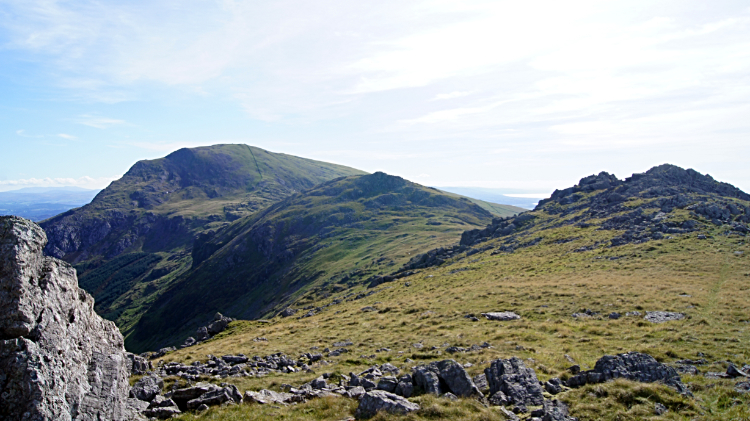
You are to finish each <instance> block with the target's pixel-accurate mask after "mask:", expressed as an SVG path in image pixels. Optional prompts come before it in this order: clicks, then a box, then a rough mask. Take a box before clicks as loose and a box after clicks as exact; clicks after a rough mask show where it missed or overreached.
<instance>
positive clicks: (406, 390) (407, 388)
mask: <svg viewBox="0 0 750 421" xmlns="http://www.w3.org/2000/svg"><path fill="white" fill-rule="evenodd" d="M409 380H411V376H409ZM393 393H395V394H397V395H399V396H403V397H405V398H410V397H411V395H412V394H413V393H414V383H412V382H411V381H406V380H405V379H403V378H402V379H399V382H398V385H396V390H395V391H394V392H393Z"/></svg>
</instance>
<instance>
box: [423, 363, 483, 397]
mask: <svg viewBox="0 0 750 421" xmlns="http://www.w3.org/2000/svg"><path fill="white" fill-rule="evenodd" d="M412 378H413V379H414V383H415V384H416V385H417V386H419V387H421V388H422V390H424V391H425V392H426V393H431V394H433V395H442V394H444V393H447V392H451V393H453V394H454V395H456V396H461V397H469V396H478V397H482V396H483V395H482V392H481V391H480V390H479V388H478V387H477V386H476V385H475V384H474V381H473V380H472V379H471V377H470V376H469V374H468V373H467V372H466V370H464V368H463V367H462V366H461V364H459V363H457V362H456V361H455V360H443V361H438V362H434V363H430V364H429V365H426V366H425V365H422V366H417V367H414V368H413V369H412Z"/></svg>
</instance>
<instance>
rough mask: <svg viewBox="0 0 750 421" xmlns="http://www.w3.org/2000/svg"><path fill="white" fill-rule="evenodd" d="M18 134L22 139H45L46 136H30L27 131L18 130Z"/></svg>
mask: <svg viewBox="0 0 750 421" xmlns="http://www.w3.org/2000/svg"><path fill="white" fill-rule="evenodd" d="M16 134H17V135H18V136H21V137H30V138H42V137H44V135H30V134H28V133H26V130H23V129H21V130H16Z"/></svg>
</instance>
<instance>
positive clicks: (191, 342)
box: [180, 336, 198, 348]
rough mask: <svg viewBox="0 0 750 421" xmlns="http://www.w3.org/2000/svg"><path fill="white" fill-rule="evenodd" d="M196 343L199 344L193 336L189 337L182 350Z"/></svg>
mask: <svg viewBox="0 0 750 421" xmlns="http://www.w3.org/2000/svg"><path fill="white" fill-rule="evenodd" d="M196 343H198V341H196V340H195V338H193V337H192V336H189V337H188V338H187V339H185V342H183V343H182V345H181V346H180V348H187V347H190V346H193V345H195V344H196Z"/></svg>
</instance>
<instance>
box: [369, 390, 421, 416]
mask: <svg viewBox="0 0 750 421" xmlns="http://www.w3.org/2000/svg"><path fill="white" fill-rule="evenodd" d="M418 410H419V405H418V404H416V403H414V402H409V401H408V400H406V399H404V398H402V397H401V396H398V395H394V394H393V393H389V392H386V391H384V390H373V391H370V392H367V393H365V394H364V396H362V398H361V399H360V400H359V406H358V407H357V412H356V413H355V416H356V417H357V418H369V417H372V416H373V415H375V414H377V413H378V412H381V411H384V412H388V413H390V414H401V415H404V414H408V413H409V412H414V411H418Z"/></svg>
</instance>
